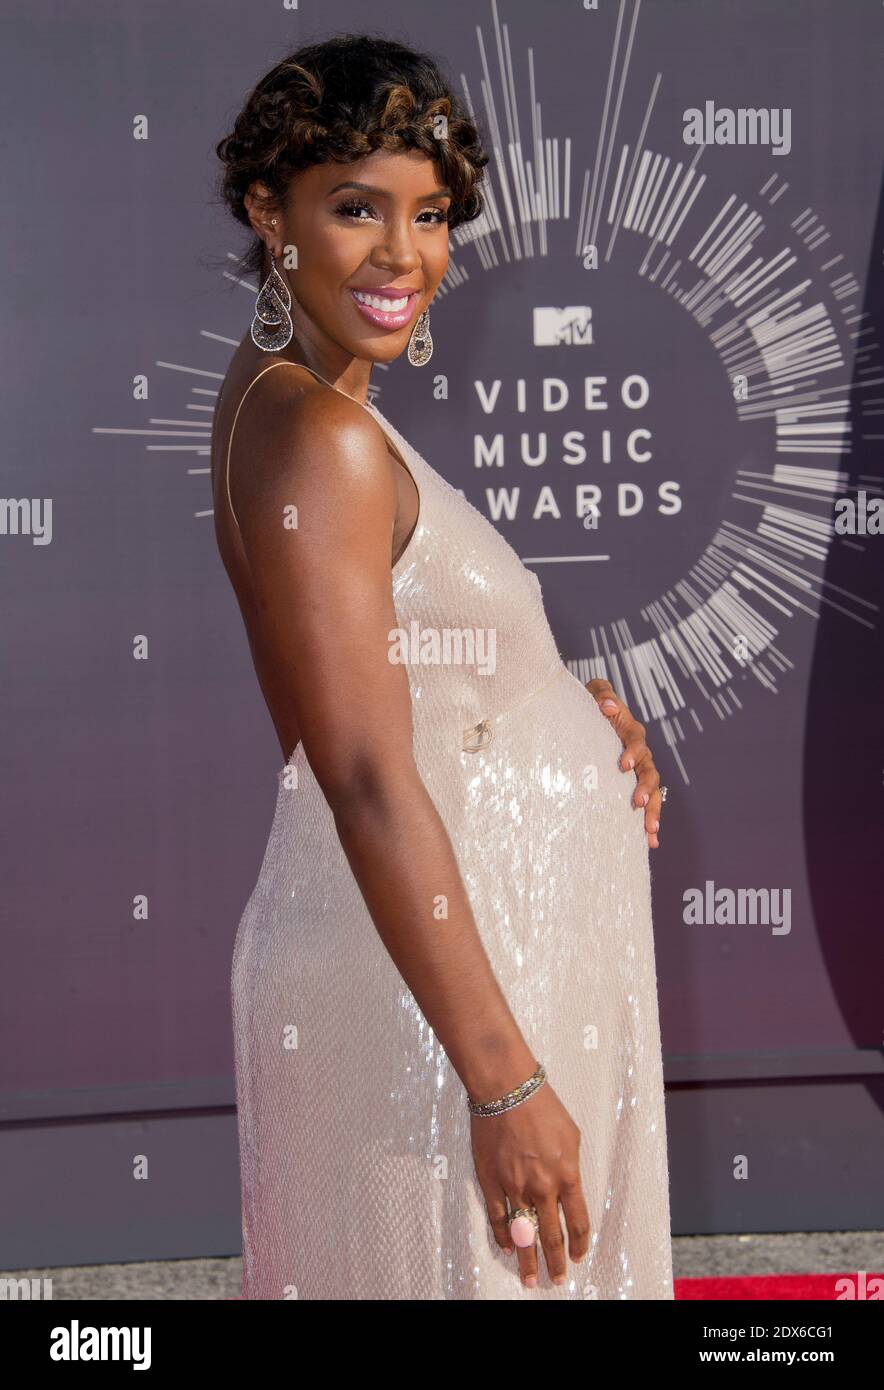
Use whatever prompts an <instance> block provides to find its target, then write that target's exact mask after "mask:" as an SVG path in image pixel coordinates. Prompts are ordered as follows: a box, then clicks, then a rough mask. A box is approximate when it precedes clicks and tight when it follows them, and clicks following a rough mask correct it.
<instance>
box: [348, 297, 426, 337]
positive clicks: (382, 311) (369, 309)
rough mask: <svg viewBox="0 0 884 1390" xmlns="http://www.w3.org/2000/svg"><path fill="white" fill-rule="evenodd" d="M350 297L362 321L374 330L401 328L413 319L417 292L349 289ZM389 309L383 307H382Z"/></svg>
mask: <svg viewBox="0 0 884 1390" xmlns="http://www.w3.org/2000/svg"><path fill="white" fill-rule="evenodd" d="M350 295H351V298H352V300H353V303H354V304H355V305H356V308H357V309H358V310H359V312H360V314H361V315H362V317H363V318H364V319H367V320H368V322H369V323H372V324H374V326H375V327H376V328H388V329H393V328H403V327H404V326H405V324H407V323H409V322H410V320H411V319H412V318H413V317H414V311H415V307H416V305H417V297H418V292H417V290H397V289H383V290H370V289H364V290H363V289H351V290H350ZM385 304H386V305H389V307H388V308H387V307H384V305H385Z"/></svg>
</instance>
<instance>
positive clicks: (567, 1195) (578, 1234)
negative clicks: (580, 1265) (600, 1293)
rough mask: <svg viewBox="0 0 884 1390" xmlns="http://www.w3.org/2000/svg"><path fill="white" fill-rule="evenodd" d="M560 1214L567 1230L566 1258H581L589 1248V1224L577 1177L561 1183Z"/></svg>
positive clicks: (581, 1189) (587, 1212)
mask: <svg viewBox="0 0 884 1390" xmlns="http://www.w3.org/2000/svg"><path fill="white" fill-rule="evenodd" d="M559 1201H560V1202H561V1204H562V1215H563V1216H564V1218H565V1226H566V1228H567V1231H568V1258H569V1259H570V1260H582V1259H583V1257H584V1255H585V1254H586V1252H587V1250H588V1249H589V1237H590V1232H591V1229H592V1228H591V1226H590V1221H589V1211H588V1209H587V1206H586V1199H585V1198H584V1196H583V1188H582V1187H581V1185H580V1181H579V1179H575V1180H574V1181H573V1182H567V1183H563V1184H562V1187H561V1191H560V1192H559Z"/></svg>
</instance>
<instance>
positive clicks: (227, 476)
mask: <svg viewBox="0 0 884 1390" xmlns="http://www.w3.org/2000/svg"><path fill="white" fill-rule="evenodd" d="M274 367H303V368H304V370H305V371H306V372H310V374H311V375H312V376H315V377H316V379H317V381H321V382H323V384H324V385H326V386H328V387H329V389H330V390H332V391H337V392H338V395H340V396H346V395H347V393H346V391H340V390H339V389H338V387H337V386H335V385H334V383H333V382H331V381H326V379H325V377H324V376H320V374H319V372H315V371H314V370H313V368H312V367H308V366H307V364H306V362H288V361H286V360H282V361H279V362H270V363H268V365H267V366H266V367H264V368H262V370H261V371H260V372H259V373H258V375H257V376H256V377H253V378H252V380H251V381H250V382H249V384H248V386H247V387H246V389H245V390H244V391H243V393H242V395H241V396H240V399H239V404H238V405H237V407H236V412H235V414H234V416H233V424H232V425H231V426H230V436H229V438H228V440H227V459H226V462H225V465H224V483H225V487H226V489H227V505H228V506H229V508H230V515H231V516H232V517H233V520H234V521H235V522H236V529H237V530H238V531H241V528H240V524H239V521H238V520H237V515H236V512H235V511H234V510H233V498H232V497H231V495H230V450H231V447H232V445H233V432H234V430H235V429H236V422H237V420H238V419H239V412H240V411H241V410H242V406H243V401H244V400H245V398H246V396H247V395H248V394H249V392H250V391H251V389H252V387H253V386H254V385H255V382H256V381H260V380H261V377H262V376H264V375H265V373H266V372H270V371H272V370H273V368H274ZM347 399H348V400H351V401H352V400H353V399H354V398H353V397H352V396H347ZM355 404H356V405H361V406H362V408H363V410H369V413H370V414H371V411H370V409H369V406H367V405H366V403H365V402H364V401H356V402H355ZM372 419H373V420H374V421H375V423H376V424H377V426H378V428H379V429H380V430H381V432H382V434H383V436H384V438H385V439H386V441H387V443H388V444H389V445H390V448H391V450H392V452H393V455H394V457H395V458H396V459H397V461H398V462H399V463H401V465H402V467H403V468H404V469H405V471H406V473H407V474H408V476H409V477H410V478H411V481H412V482H413V483H414V486H415V490H416V492H417V494H418V500H420V488H419V487H418V485H417V479H416V478H415V476H414V474H413V472H412V471H411V469H410V468H409V466H408V464H407V463H406V462H405V459H404V458H403V457H402V454H401V452H400V450H399V449H398V448H397V446H396V444H395V442H394V441H393V440H392V439H391V438H390V435H389V434H388V432H387V431H386V430H385V429H384V427H383V425H382V424H381V422H380V421H379V420H378V419H377V418H376V416H375V415H372Z"/></svg>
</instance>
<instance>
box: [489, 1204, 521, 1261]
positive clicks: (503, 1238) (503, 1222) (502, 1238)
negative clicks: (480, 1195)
mask: <svg viewBox="0 0 884 1390" xmlns="http://www.w3.org/2000/svg"><path fill="white" fill-rule="evenodd" d="M485 1205H486V1207H487V1208H488V1220H489V1221H490V1222H491V1229H492V1231H493V1232H494V1239H495V1240H496V1241H497V1243H498V1245H499V1246H500V1248H501V1250H503V1251H505V1252H506V1254H507V1255H511V1254H512V1253H513V1250H514V1248H515V1247H514V1245H513V1240H512V1236H511V1235H510V1223H509V1213H508V1212H507V1207H506V1193H505V1192H504V1191H503V1189H500V1190H499V1191H496V1192H493V1193H491V1194H490V1196H489V1193H488V1192H485Z"/></svg>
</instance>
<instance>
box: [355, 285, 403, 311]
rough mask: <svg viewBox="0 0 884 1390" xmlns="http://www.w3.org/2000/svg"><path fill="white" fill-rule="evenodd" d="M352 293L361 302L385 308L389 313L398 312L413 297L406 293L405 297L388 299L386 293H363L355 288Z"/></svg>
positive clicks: (374, 307) (373, 306) (375, 307)
mask: <svg viewBox="0 0 884 1390" xmlns="http://www.w3.org/2000/svg"><path fill="white" fill-rule="evenodd" d="M352 294H353V298H354V299H358V300H359V303H360V304H368V305H369V306H370V307H371V308H372V309H383V311H384V312H385V313H387V314H398V313H399V312H400V311H401V310H402V309H404V308H405V307H406V306H407V304H408V301H409V299H410V298H411V296H410V295H406V296H405V298H404V299H388V298H387V297H386V295H379V294H362V293H361V292H360V291H359V290H353V291H352Z"/></svg>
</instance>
